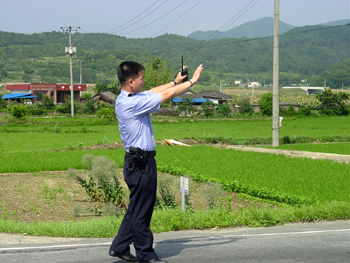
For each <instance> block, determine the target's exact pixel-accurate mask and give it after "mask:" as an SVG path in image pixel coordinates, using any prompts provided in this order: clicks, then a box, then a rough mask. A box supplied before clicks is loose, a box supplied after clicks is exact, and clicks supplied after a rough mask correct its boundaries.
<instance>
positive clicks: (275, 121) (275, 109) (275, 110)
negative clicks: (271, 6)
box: [272, 0, 280, 147]
mask: <svg viewBox="0 0 350 263" xmlns="http://www.w3.org/2000/svg"><path fill="white" fill-rule="evenodd" d="M273 32H274V34H273V92H272V93H273V96H272V98H273V99H272V146H273V147H277V146H279V139H280V138H279V100H280V95H279V81H280V80H279V71H280V65H279V63H280V62H279V0H275V10H274V28H273Z"/></svg>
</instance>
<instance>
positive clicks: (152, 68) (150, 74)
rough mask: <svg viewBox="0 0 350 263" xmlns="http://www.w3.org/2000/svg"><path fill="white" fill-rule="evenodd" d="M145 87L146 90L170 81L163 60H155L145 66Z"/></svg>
mask: <svg viewBox="0 0 350 263" xmlns="http://www.w3.org/2000/svg"><path fill="white" fill-rule="evenodd" d="M145 68H146V70H145V76H144V80H145V85H144V89H145V90H148V89H151V88H154V87H157V86H160V85H163V84H165V83H167V82H170V81H171V78H170V73H169V69H168V67H167V65H166V63H165V61H164V60H163V58H156V59H154V60H152V61H151V62H150V63H149V64H147V65H146V66H145Z"/></svg>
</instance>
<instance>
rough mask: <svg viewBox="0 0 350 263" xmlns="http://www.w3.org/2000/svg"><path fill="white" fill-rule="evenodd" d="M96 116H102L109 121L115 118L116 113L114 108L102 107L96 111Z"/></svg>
mask: <svg viewBox="0 0 350 263" xmlns="http://www.w3.org/2000/svg"><path fill="white" fill-rule="evenodd" d="M97 116H98V117H100V118H104V119H106V120H109V121H115V120H116V114H115V111H114V109H112V108H102V109H100V110H99V111H98V112H97Z"/></svg>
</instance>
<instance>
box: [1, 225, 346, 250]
mask: <svg viewBox="0 0 350 263" xmlns="http://www.w3.org/2000/svg"><path fill="white" fill-rule="evenodd" d="M334 232H350V229H338V230H322V231H303V232H284V233H268V234H240V235H221V237H225V238H227V237H256V236H280V235H303V234H317V233H334ZM192 238H195V237H192ZM209 238H215V237H209ZM110 244H111V242H107V243H91V244H71V245H54V246H38V247H9V248H0V251H10V250H34V249H50V248H69V247H84V246H105V245H110Z"/></svg>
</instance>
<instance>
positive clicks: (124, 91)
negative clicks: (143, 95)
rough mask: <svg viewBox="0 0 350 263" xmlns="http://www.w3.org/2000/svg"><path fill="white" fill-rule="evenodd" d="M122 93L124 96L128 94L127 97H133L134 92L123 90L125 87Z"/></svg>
mask: <svg viewBox="0 0 350 263" xmlns="http://www.w3.org/2000/svg"><path fill="white" fill-rule="evenodd" d="M120 94H121V95H123V96H126V97H128V96H129V97H131V96H132V95H133V94H132V93H130V92H127V91H126V90H123V89H122V90H121V92H120ZM130 94H131V95H130Z"/></svg>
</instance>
